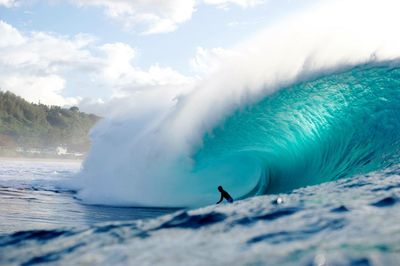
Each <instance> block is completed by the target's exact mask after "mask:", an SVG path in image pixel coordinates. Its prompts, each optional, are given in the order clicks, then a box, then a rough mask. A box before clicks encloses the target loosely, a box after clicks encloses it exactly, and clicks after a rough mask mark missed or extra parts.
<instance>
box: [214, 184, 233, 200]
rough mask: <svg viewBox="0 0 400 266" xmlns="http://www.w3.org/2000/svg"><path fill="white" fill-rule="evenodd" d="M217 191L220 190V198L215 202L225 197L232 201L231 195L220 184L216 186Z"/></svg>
mask: <svg viewBox="0 0 400 266" xmlns="http://www.w3.org/2000/svg"><path fill="white" fill-rule="evenodd" d="M218 191H219V192H221V199H220V200H219V201H218V202H217V203H216V204H219V203H221V202H222V201H223V200H224V199H226V200H227V201H228V202H229V203H232V202H233V199H232V197H231V195H229V193H228V192H226V191H225V190H224V189H223V188H222V186H218Z"/></svg>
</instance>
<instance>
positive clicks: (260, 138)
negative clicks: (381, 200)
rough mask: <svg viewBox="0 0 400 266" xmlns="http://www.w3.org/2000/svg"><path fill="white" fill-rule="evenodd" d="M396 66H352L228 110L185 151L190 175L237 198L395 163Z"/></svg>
mask: <svg viewBox="0 0 400 266" xmlns="http://www.w3.org/2000/svg"><path fill="white" fill-rule="evenodd" d="M399 144H400V68H399V67H397V66H388V65H385V66H373V65H365V66H359V67H356V68H353V69H350V70H347V71H343V72H341V73H336V74H332V75H327V76H324V77H320V78H317V79H315V80H312V81H307V82H303V83H300V84H297V85H294V86H291V87H288V88H285V89H282V90H280V91H279V92H277V93H275V94H274V95H272V96H268V97H266V98H264V99H262V100H260V101H258V102H256V103H254V104H251V105H248V106H246V107H244V108H242V109H241V110H237V111H235V112H234V113H233V114H232V115H230V116H229V117H228V118H226V119H225V120H224V121H223V122H222V123H220V124H219V125H218V126H217V127H215V128H214V129H213V130H212V132H208V133H207V134H206V135H205V136H204V139H203V144H202V146H201V148H199V149H198V150H197V151H196V152H194V154H193V155H192V159H193V168H192V172H193V173H194V174H196V175H197V174H199V175H201V176H207V179H215V180H216V181H214V182H216V183H220V184H224V185H226V184H227V185H228V186H229V187H230V189H231V190H233V191H236V192H237V191H240V193H241V195H242V197H247V196H251V195H256V194H266V193H280V192H288V191H291V190H293V189H295V188H299V187H303V186H308V185H314V184H319V183H322V182H327V181H331V180H336V179H340V178H346V177H351V176H354V175H356V174H360V173H368V172H370V171H373V170H378V169H382V168H386V167H389V166H391V165H393V164H396V163H399V147H400V145H399Z"/></svg>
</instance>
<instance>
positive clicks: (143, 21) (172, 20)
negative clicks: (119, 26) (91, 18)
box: [72, 0, 195, 34]
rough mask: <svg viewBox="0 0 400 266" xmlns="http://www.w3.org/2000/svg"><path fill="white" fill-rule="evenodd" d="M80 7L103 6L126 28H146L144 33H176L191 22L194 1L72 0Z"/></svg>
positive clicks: (108, 13)
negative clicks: (181, 25) (182, 25)
mask: <svg viewBox="0 0 400 266" xmlns="http://www.w3.org/2000/svg"><path fill="white" fill-rule="evenodd" d="M72 1H73V2H74V3H75V4H77V5H79V6H101V7H104V8H105V9H106V13H107V15H108V16H109V17H111V18H113V19H115V20H118V21H120V22H122V23H123V25H124V26H125V27H128V28H134V27H142V28H144V30H143V33H146V34H152V33H161V32H170V31H174V30H175V29H176V27H177V25H178V24H180V23H183V22H185V21H187V20H189V19H190V18H191V16H192V13H193V12H194V7H195V1H194V0H150V1H143V0H134V1H132V0H72Z"/></svg>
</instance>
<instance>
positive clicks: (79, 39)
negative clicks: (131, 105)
mask: <svg viewBox="0 0 400 266" xmlns="http://www.w3.org/2000/svg"><path fill="white" fill-rule="evenodd" d="M310 2H311V1H307V0H303V1H289V0H285V1H277V0H276V1H273V0H272V1H260V0H204V2H203V1H191V0H164V1H162V0H152V1H137V0H131V1H130V0H117V1H111V0H89V1H83V0H70V1H61V0H60V1H29V0H19V1H18V0H0V20H1V21H2V25H1V27H0V34H1V35H3V37H2V38H3V39H4V40H5V41H4V40H3V41H4V42H5V44H3V45H0V56H2V57H3V60H1V58H0V70H3V71H2V72H3V74H2V75H1V76H0V87H1V89H2V90H10V91H13V92H15V93H17V94H20V95H22V96H23V97H25V98H26V99H27V100H29V101H33V102H38V101H41V102H44V103H47V104H58V105H72V104H78V105H79V104H80V103H82V102H86V103H87V102H93V101H95V102H104V101H108V100H110V99H111V98H113V97H123V96H124V95H125V94H126V93H127V92H129V93H134V92H135V91H137V90H143V89H146V88H148V87H149V88H152V87H156V86H178V85H182V84H186V83H191V82H192V81H193V79H196V78H198V77H199V76H201V75H203V74H204V73H199V69H198V67H196V62H197V63H198V62H201V63H202V64H203V63H204V64H203V68H204V66H206V68H207V64H208V63H209V62H206V61H210V64H212V63H213V62H214V60H213V57H216V58H217V57H218V56H221V55H226V54H229V49H230V48H231V47H234V46H235V45H236V44H238V43H240V42H242V41H244V40H246V39H247V38H249V37H250V36H251V35H253V34H254V33H255V32H257V31H258V30H260V29H262V28H264V27H266V26H268V25H270V24H273V23H274V22H275V21H278V20H279V19H281V18H283V17H285V16H288V15H290V13H291V12H293V11H296V10H298V9H300V8H302V7H305V6H307V4H308V3H310ZM20 37H21V38H22V39H23V41H21V40H20V41H18V40H19V39H21V38H20ZM82 43H84V44H82ZM63 47H64V48H63ZM65 49H66V50H65ZM53 50H54V51H53ZM199 52H200V53H199ZM25 54H28V56H27V57H26V58H28V59H26V58H24V56H25ZM21 58H23V59H21ZM194 59H196V60H194ZM203 61H204V62H203ZM210 68H212V66H210ZM200 72H201V71H200ZM38 88H40V92H38V93H37V92H36V91H35V90H38Z"/></svg>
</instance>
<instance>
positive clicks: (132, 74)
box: [100, 43, 192, 96]
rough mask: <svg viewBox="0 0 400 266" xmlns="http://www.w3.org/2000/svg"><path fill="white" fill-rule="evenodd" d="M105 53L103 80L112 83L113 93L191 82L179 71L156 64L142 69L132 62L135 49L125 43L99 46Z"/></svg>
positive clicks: (127, 92)
mask: <svg viewBox="0 0 400 266" xmlns="http://www.w3.org/2000/svg"><path fill="white" fill-rule="evenodd" d="M100 49H101V50H102V51H103V52H104V53H105V58H106V64H105V67H104V69H103V76H104V78H105V79H106V80H105V81H106V82H108V83H110V84H113V86H114V88H115V90H114V92H115V95H118V96H121V95H126V94H130V93H131V92H132V91H137V90H143V89H149V88H151V87H157V88H158V87H162V86H170V85H184V84H189V83H191V82H192V79H191V78H188V77H186V76H184V75H182V74H180V73H179V72H177V71H175V70H173V69H171V68H169V67H160V66H159V65H158V64H155V65H153V66H151V67H150V68H149V69H147V70H142V69H140V68H137V67H135V66H134V65H133V64H132V61H133V60H134V57H135V55H136V51H135V50H134V49H133V48H132V47H130V46H129V45H127V44H124V43H113V44H106V45H103V46H102V47H100Z"/></svg>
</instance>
